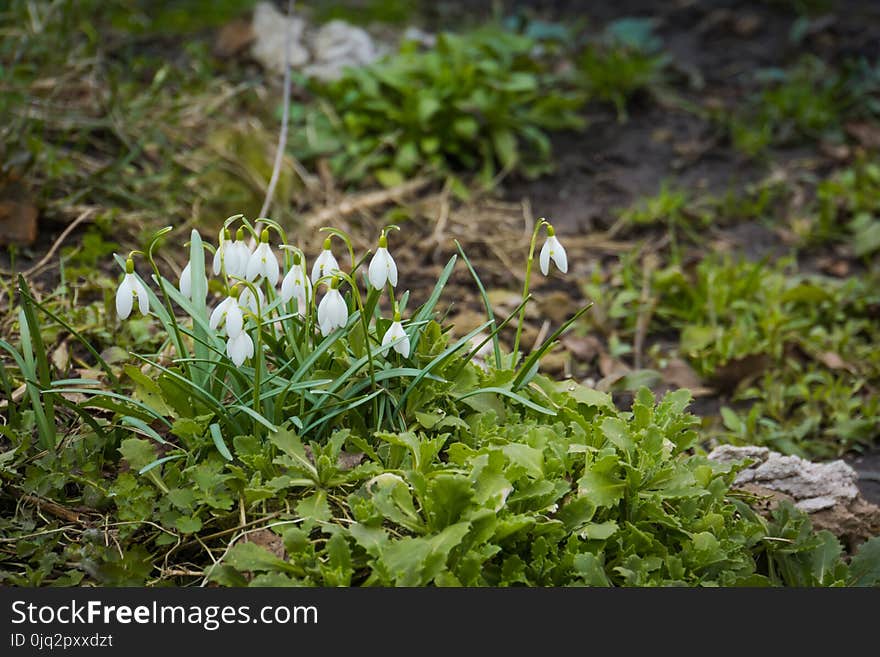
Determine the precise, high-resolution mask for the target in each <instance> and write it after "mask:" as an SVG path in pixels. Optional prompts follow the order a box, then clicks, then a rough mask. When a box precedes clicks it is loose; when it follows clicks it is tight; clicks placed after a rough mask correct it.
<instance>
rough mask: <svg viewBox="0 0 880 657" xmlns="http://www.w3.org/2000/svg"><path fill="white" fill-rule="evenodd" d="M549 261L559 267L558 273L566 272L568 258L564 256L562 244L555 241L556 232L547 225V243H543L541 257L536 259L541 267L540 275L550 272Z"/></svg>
mask: <svg viewBox="0 0 880 657" xmlns="http://www.w3.org/2000/svg"><path fill="white" fill-rule="evenodd" d="M551 260H552V261H553V262H555V263H556V266H557V267H559V271H561V272H562V273H563V274H564V273H566V272H567V271H568V256H566V255H565V249H564V248H563V247H562V244H560V243H559V240H558V239H556V231H554V230H553V226H551V225H549V224H548V225H547V241H546V242H544V246H543V247H541V255H540V257H539V259H538V262H539V263H540V265H541V273H542V274H544V276H546V275H547V273H548V272H549V271H550V261H551Z"/></svg>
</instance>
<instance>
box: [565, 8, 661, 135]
mask: <svg viewBox="0 0 880 657" xmlns="http://www.w3.org/2000/svg"><path fill="white" fill-rule="evenodd" d="M661 46H662V41H661V40H660V39H659V37H657V36H656V35H655V34H654V22H653V21H651V20H649V19H637V18H629V19H622V20H618V21H615V22H613V23H611V24H610V25H609V26H608V27H607V28H606V30H605V32H604V33H603V34H602V36H601V37H600V38H598V39H595V40H594V41H592V42H590V43H589V44H587V47H586V48H585V49H584V51H583V52H582V53H581V54H580V55H579V56H578V58H577V63H576V65H577V71H578V76H579V81H580V84H581V85H583V87H584V88H585V90H586V91H587V93H588V94H589V95H590V96H591V97H593V98H597V99H599V100H601V101H605V102H609V103H611V104H612V105H613V106H614V108H615V110H616V112H617V118H618V120H619V121H625V120H626V118H627V103H628V101H630V100H631V99H632V98H633V97H634V96H635V95H636V94H637V93H639V92H642V91H645V90H650V89H651V88H653V87H655V86H657V85H658V84H659V83H660V82H661V81H662V79H663V75H664V70H665V68H666V67H667V65H668V64H669V61H670V58H669V56H668V55H667V54H665V53H663V52H660V49H661Z"/></svg>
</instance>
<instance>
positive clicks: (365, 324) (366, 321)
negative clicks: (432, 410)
mask: <svg viewBox="0 0 880 657" xmlns="http://www.w3.org/2000/svg"><path fill="white" fill-rule="evenodd" d="M352 260H353V259H352ZM352 264H353V263H352ZM339 276H340V277H341V278H343V279H345V280H346V281H347V282H348V284H349V285H350V286H351V289H352V293H353V295H354V299H355V303H356V305H357V308H358V310H359V311H360V315H361V327H362V328H363V330H364V347H365V348H366V350H367V365H368V369H369V372H370V392H375V391H376V368H375V365H374V364H373V350H372V349H370V318H369V317H367V313H366V310H365V309H364V300H363V299H362V298H361V291H360V289H359V288H358V286H357V281H356V280H355V279H354V278H353V277H351V276H349V275H348V274H345V273H344V272H339ZM373 417H374V418H377V422H378V417H379V402H378V399H377V398H376V397H373ZM376 430H377V431H378V430H379V426H376Z"/></svg>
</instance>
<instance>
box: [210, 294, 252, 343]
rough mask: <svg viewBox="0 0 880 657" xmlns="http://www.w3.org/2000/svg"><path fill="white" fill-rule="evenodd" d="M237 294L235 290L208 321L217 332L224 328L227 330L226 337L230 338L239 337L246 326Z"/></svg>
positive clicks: (215, 309)
mask: <svg viewBox="0 0 880 657" xmlns="http://www.w3.org/2000/svg"><path fill="white" fill-rule="evenodd" d="M235 294H236V290H235V288H233V289H232V291H231V292H230V295H229V296H228V297H226V298H225V299H224V300H223V301H221V302H220V304H219V305H218V306H217V307H216V308H214V312H212V313H211V318H210V320H209V321H208V324H210V326H211V328H212V329H215V330H216V329H217V328H219V327H220V326H223V327H224V328H225V329H226V335H228V336H229V337H230V338H236V337H238V335H239V334H240V333H241V332H242V327H243V326H244V315H242V313H241V307H240V306H239V305H238V299H236V298H235Z"/></svg>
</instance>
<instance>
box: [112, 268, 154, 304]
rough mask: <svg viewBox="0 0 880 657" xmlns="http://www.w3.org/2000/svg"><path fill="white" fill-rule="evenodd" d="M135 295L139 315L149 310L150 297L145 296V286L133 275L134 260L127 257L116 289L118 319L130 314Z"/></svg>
mask: <svg viewBox="0 0 880 657" xmlns="http://www.w3.org/2000/svg"><path fill="white" fill-rule="evenodd" d="M135 297H137V300H138V309H139V310H140V311H141V315H146V314H147V313H148V312H150V298H149V297H148V296H147V288H145V287H144V284H143V283H141V282H140V281H139V280H138V279H137V278H135V275H134V261H133V260H132V259H131V258H129V259H128V260H126V261H125V277H124V278H123V279H122V283H120V284H119V289H118V290H116V314H118V315H119V319H127V318H128V316H129V315H130V314H131V308H132V305H134V298H135Z"/></svg>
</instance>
